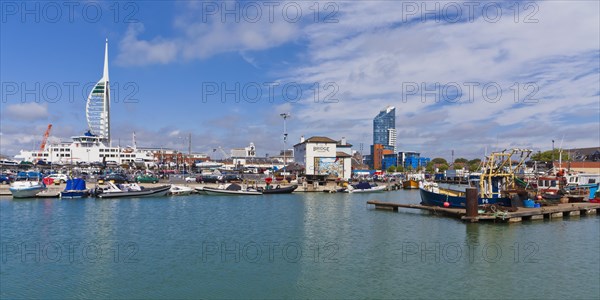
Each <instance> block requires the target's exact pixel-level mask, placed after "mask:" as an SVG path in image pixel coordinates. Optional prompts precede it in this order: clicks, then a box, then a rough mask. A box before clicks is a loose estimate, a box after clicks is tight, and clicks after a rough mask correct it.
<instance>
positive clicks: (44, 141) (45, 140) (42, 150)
mask: <svg viewBox="0 0 600 300" xmlns="http://www.w3.org/2000/svg"><path fill="white" fill-rule="evenodd" d="M50 129H52V124H48V129H46V133H44V138H42V144H41V145H40V152H39V153H38V155H37V156H38V157H41V156H42V152H44V148H46V142H47V141H48V136H50Z"/></svg>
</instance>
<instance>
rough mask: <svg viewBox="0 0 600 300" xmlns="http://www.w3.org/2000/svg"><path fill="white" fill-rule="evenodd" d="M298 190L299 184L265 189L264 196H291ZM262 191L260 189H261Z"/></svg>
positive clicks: (263, 190)
mask: <svg viewBox="0 0 600 300" xmlns="http://www.w3.org/2000/svg"><path fill="white" fill-rule="evenodd" d="M297 188H298V185H297V184H294V185H290V186H284V187H280V186H279V185H278V186H276V187H275V188H270V189H268V188H265V189H262V193H263V194H291V193H293V192H294V191H295V190H296V189H297ZM259 190H260V189H259Z"/></svg>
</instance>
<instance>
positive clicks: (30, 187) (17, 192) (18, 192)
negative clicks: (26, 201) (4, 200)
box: [9, 180, 46, 198]
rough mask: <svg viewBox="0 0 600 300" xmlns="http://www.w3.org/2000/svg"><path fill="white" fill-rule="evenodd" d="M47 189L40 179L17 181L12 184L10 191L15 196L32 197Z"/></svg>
mask: <svg viewBox="0 0 600 300" xmlns="http://www.w3.org/2000/svg"><path fill="white" fill-rule="evenodd" d="M45 189H46V185H44V183H42V182H40V181H29V180H23V181H15V182H13V183H12V184H11V185H10V188H9V190H10V193H11V194H12V196H13V198H32V197H35V196H36V195H37V194H38V193H40V192H41V191H43V190H45Z"/></svg>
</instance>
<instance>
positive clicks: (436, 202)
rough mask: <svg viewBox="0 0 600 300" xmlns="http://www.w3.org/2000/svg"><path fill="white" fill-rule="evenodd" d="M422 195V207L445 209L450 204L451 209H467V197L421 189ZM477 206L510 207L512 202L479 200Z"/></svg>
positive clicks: (498, 199)
mask: <svg viewBox="0 0 600 300" xmlns="http://www.w3.org/2000/svg"><path fill="white" fill-rule="evenodd" d="M420 193H421V204H422V205H428V206H441V207H444V202H448V203H449V204H450V205H449V206H448V207H450V208H466V205H467V198H466V197H462V196H452V195H446V194H442V193H434V192H430V191H427V190H425V189H420ZM477 204H478V205H483V204H496V205H501V206H510V205H511V202H510V199H509V198H478V199H477Z"/></svg>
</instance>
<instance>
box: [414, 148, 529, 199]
mask: <svg viewBox="0 0 600 300" xmlns="http://www.w3.org/2000/svg"><path fill="white" fill-rule="evenodd" d="M531 152H532V151H531V150H527V149H513V150H511V151H509V152H507V151H506V150H505V151H502V152H494V153H492V154H491V155H489V156H488V157H487V159H486V161H485V164H484V167H483V170H482V173H481V175H480V176H479V178H472V179H471V180H470V181H469V184H470V185H471V186H472V187H476V188H477V189H478V200H477V202H478V204H479V205H484V204H496V205H501V206H511V205H512V204H513V199H514V200H517V199H519V196H518V193H519V192H520V190H519V187H518V186H517V184H516V180H515V178H516V177H515V173H518V172H520V171H521V170H522V168H523V166H524V162H525V160H526V159H527V158H528V157H529V156H530V155H531ZM518 155H520V159H519V161H518V162H517V163H516V164H514V163H513V160H512V159H513V156H514V157H517V156H518ZM419 191H420V193H421V204H422V205H430V206H443V207H450V208H465V207H466V203H467V199H466V193H465V192H464V191H458V190H452V189H444V188H440V187H439V186H438V185H437V184H436V183H430V182H427V183H424V184H422V185H421V187H420V189H419ZM515 204H516V202H515Z"/></svg>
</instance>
